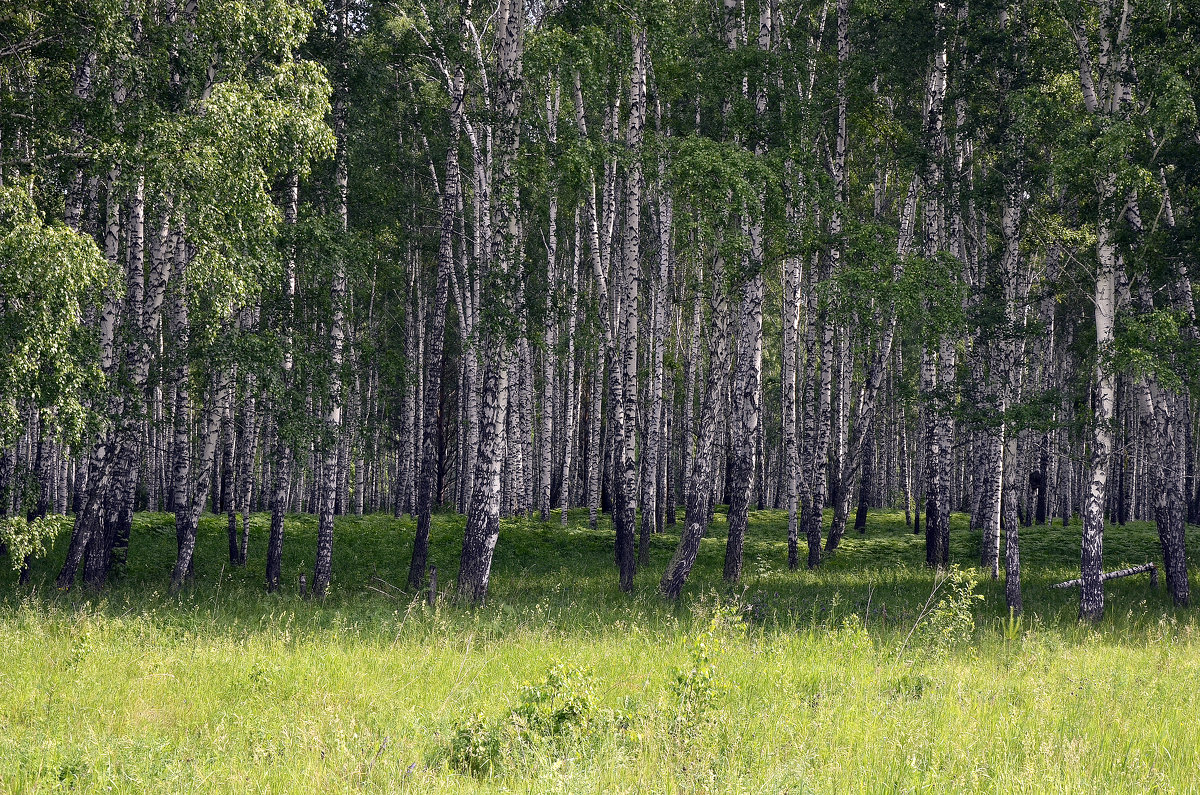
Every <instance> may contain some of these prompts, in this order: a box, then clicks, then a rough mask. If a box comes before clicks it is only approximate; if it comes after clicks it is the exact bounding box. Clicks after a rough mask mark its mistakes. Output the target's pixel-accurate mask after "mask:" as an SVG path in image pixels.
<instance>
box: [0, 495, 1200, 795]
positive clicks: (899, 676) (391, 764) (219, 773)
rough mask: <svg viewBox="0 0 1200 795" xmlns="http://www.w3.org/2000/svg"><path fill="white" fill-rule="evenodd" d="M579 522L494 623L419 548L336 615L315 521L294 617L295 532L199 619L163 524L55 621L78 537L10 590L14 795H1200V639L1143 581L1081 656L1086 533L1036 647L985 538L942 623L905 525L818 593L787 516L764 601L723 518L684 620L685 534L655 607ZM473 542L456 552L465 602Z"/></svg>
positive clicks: (844, 564)
mask: <svg viewBox="0 0 1200 795" xmlns="http://www.w3.org/2000/svg"><path fill="white" fill-rule="evenodd" d="M570 518H571V526H570V527H569V528H568V529H565V530H564V529H563V528H562V527H561V526H560V524H559V522H558V517H557V514H556V515H555V520H554V521H552V522H550V523H548V524H542V523H540V522H536V521H530V522H524V521H512V522H505V523H504V525H503V529H502V532H501V538H500V542H499V545H498V547H497V550H496V558H495V565H494V567H493V572H492V581H491V596H490V599H489V602H488V604H487V605H486V606H485V607H482V608H478V609H468V608H464V607H461V606H458V605H456V604H455V603H454V602H453V601H449V600H446V599H441V600H439V601H438V602H437V603H436V604H435V605H434V606H432V607H431V606H429V605H427V604H426V603H425V602H424V601H423V598H414V597H412V596H410V595H406V594H404V593H402V592H400V590H399V589H398V588H397V587H396V586H398V585H400V584H401V583H403V580H404V576H405V573H406V571H407V564H408V556H409V548H410V544H411V541H412V536H413V532H414V523H413V521H412V520H411V519H409V518H408V517H405V518H404V519H402V520H396V519H393V518H391V517H386V516H370V517H363V518H354V517H347V518H343V519H339V520H338V524H337V531H336V539H335V547H334V578H333V587H332V589H331V593H330V594H329V596H328V597H327V598H326V599H325V600H324V601H322V602H314V601H311V600H306V599H303V598H301V597H300V595H299V587H298V577H299V573H300V572H301V571H302V570H309V569H310V568H311V564H312V555H313V550H314V548H315V535H316V533H315V530H316V528H315V520H314V519H313V518H312V517H307V516H296V517H291V518H290V519H289V522H288V525H287V539H286V542H285V566H284V571H285V584H284V588H283V591H282V593H279V594H275V595H268V594H266V593H264V591H263V587H262V582H263V568H262V567H263V564H262V559H263V550H264V547H265V543H266V533H267V524H268V519H269V517H267V516H266V515H260V516H255V517H254V519H253V529H252V536H251V555H250V557H251V564H250V565H249V566H248V567H246V568H244V569H243V568H236V567H230V566H229V564H228V563H224V562H223V561H224V560H225V558H226V555H227V552H226V550H227V545H226V540H225V534H224V533H225V531H224V520H223V518H222V517H216V516H206V517H205V518H204V520H203V521H202V524H201V530H200V533H201V535H200V540H199V544H198V550H197V561H196V575H197V579H196V583H195V585H194V586H193V587H191V588H190V589H189V590H186V591H185V592H184V593H182V594H180V595H179V596H176V597H172V596H170V595H168V594H167V592H166V586H167V580H168V575H169V571H170V568H171V564H172V560H173V556H174V545H175V539H174V527H173V524H172V518H171V516H170V515H167V514H140V515H138V516H137V519H136V524H135V529H134V533H133V538H132V542H131V548H130V555H129V560H130V563H129V565H128V567H127V568H126V569H125V570H124V571H122V572H121V573H120V574H119V576H118V577H117V579H116V580H115V581H114V582H113V584H112V585H111V586H110V587H109V589H108V590H106V591H105V592H104V593H103V594H101V595H99V596H95V595H89V594H86V593H84V592H80V591H72V592H70V593H66V594H61V593H57V592H55V591H54V589H53V584H52V580H53V575H54V573H55V571H56V567H57V566H58V564H59V562H60V561H61V557H62V555H63V554H64V553H65V547H66V539H65V537H64V538H62V539H60V540H59V541H58V543H57V544H56V546H55V547H54V549H53V550H52V553H51V554H50V555H49V557H48V558H47V559H46V560H43V561H40V562H38V563H37V564H36V566H35V569H34V576H33V584H32V585H31V586H29V587H21V586H18V585H17V582H16V574H15V572H13V571H11V570H10V569H8V568H7V566H8V561H7V560H4V561H3V563H4V565H5V566H6V569H5V571H4V572H3V573H2V574H0V649H2V650H3V661H2V662H0V791H4V792H35V791H60V790H62V791H68V790H70V791H104V792H145V791H154V792H170V793H184V792H197V793H201V792H202V793H210V792H299V791H305V792H357V791H388V792H530V793H541V792H571V793H574V792H583V793H620V792H646V793H658V792H664V793H673V792H689V793H690V792H714V793H716V792H720V793H780V792H792V793H800V792H838V793H841V792H915V791H936V792H945V791H963V790H970V791H1000V790H1003V791H1005V792H1037V793H1042V792H1152V791H1156V792H1194V791H1200V626H1198V625H1197V621H1196V615H1197V614H1196V612H1195V611H1194V610H1183V611H1176V610H1174V609H1172V607H1171V606H1170V604H1169V601H1168V598H1167V595H1166V593H1165V589H1164V588H1159V589H1158V590H1153V589H1151V587H1150V585H1149V583H1148V581H1147V578H1146V576H1145V575H1142V576H1139V577H1132V578H1128V579H1124V580H1116V581H1112V582H1109V583H1108V584H1107V585H1106V589H1105V592H1106V596H1107V599H1108V608H1107V614H1106V618H1105V619H1104V621H1103V623H1102V624H1101V625H1100V626H1098V627H1096V628H1091V627H1087V626H1080V625H1079V624H1078V623H1077V621H1076V611H1077V602H1076V600H1077V598H1078V594H1077V591H1075V590H1074V589H1071V590H1065V591H1062V590H1051V589H1049V587H1048V586H1049V585H1050V584H1051V583H1053V582H1056V581H1059V580H1061V579H1068V578H1071V577H1074V576H1078V561H1079V526H1078V524H1077V523H1076V524H1074V525H1072V526H1071V527H1068V528H1062V527H1057V526H1055V527H1052V528H1047V527H1032V528H1023V529H1022V534H1021V537H1022V555H1023V567H1024V581H1023V582H1024V595H1025V604H1026V614H1025V616H1024V617H1023V618H1022V619H1021V620H1019V621H1013V620H1010V619H1009V617H1008V616H1007V613H1006V611H1005V610H1004V596H1003V582H1002V581H1001V582H999V583H993V582H991V581H990V580H987V579H985V578H983V577H982V575H981V573H980V572H979V571H978V570H977V568H976V567H975V566H974V565H973V564H974V563H975V562H976V560H977V554H978V553H977V550H978V547H979V535H978V534H977V533H970V532H968V531H967V530H966V526H965V517H959V516H956V517H955V520H954V521H955V526H954V530H953V532H952V559H953V561H954V562H955V563H957V564H958V565H959V566H961V567H962V573H961V574H956V575H955V576H954V577H952V578H950V579H949V580H948V581H946V582H942V583H941V584H940V586H938V587H937V591H936V593H934V594H933V596H932V598H931V591H933V590H934V588H935V577H934V574H933V573H932V572H931V571H929V570H927V569H926V568H925V567H924V566H923V560H924V547H923V539H922V538H921V537H918V536H914V535H912V534H911V533H910V532H908V531H907V530H906V528H905V526H904V520H903V516H902V515H901V514H896V513H888V512H873V513H872V514H871V517H870V522H869V526H868V532H867V533H866V535H865V536H860V535H858V534H856V533H853V532H851V534H850V535H849V536H848V537H847V538H846V540H845V542H844V543H843V546H842V548H841V550H839V551H838V553H837V554H836V556H834V557H833V558H832V559H830V560H828V561H827V562H826V564H825V565H824V566H823V567H822V568H821V569H820V570H818V571H816V572H808V571H800V572H789V571H788V570H787V565H786V545H785V538H786V526H787V522H786V516H785V515H784V514H782V513H780V512H775V511H765V512H757V513H753V514H752V515H751V523H750V532H749V537H748V539H747V543H746V565H745V569H744V576H743V582H742V583H741V584H740V585H738V586H737V587H736V588H730V587H728V586H725V585H724V584H722V582H721V563H722V560H723V554H724V542H725V539H724V535H725V522H724V517H723V516H721V515H720V514H718V516H717V520H716V522H715V523H714V525H713V527H712V528H711V531H710V533H709V537H708V538H707V539H706V540H705V541H704V544H703V547H702V550H701V557H700V560H699V562H698V564H697V567H696V569H695V571H694V572H693V575H692V578H691V581H690V583H689V585H688V587H687V589H686V591H685V594H684V597H683V598H682V599H681V600H680V602H679V604H670V603H666V602H664V601H663V600H662V599H661V598H660V597H659V596H658V595H657V592H656V585H657V579H658V577H659V576H660V575H661V573H662V571H663V569H664V567H665V565H666V562H667V559H668V558H669V556H670V554H671V552H672V550H673V548H674V545H675V542H676V540H677V534H676V532H675V530H676V529H677V528H669V530H670V532H668V533H666V534H664V535H662V536H657V537H655V538H654V540H653V543H652V561H651V564H650V565H649V566H648V567H645V568H644V569H643V570H642V571H641V572H640V573H639V574H638V579H637V584H636V590H635V593H634V594H633V595H632V596H630V595H626V594H622V593H620V592H619V591H618V590H617V587H616V579H617V578H616V572H615V569H614V567H613V564H612V559H613V553H612V532H611V530H610V529H609V528H608V527H607V526H603V527H601V528H600V529H599V530H597V531H591V530H589V529H588V528H587V521H586V514H585V513H584V512H581V513H580V514H579V515H578V516H576V515H575V514H574V513H573V514H572V515H571V517H570ZM462 526H463V519H462V517H459V516H453V515H443V516H439V517H438V518H437V519H436V522H435V526H434V540H433V547H432V550H431V562H432V563H433V564H435V565H436V566H437V567H438V571H439V579H440V581H441V583H442V585H443V586H447V585H450V584H452V582H453V579H454V573H455V570H456V568H457V560H458V549H459V541H460V538H461V533H462ZM1191 541H1192V543H1191V547H1190V550H1189V551H1190V555H1191V560H1192V561H1193V562H1195V561H1196V560H1197V559H1198V558H1197V553H1198V552H1200V548H1198V546H1197V543H1196V541H1197V531H1196V529H1194V528H1193V529H1192V530H1191ZM1105 558H1106V560H1105V564H1106V568H1108V569H1111V568H1116V567H1119V566H1121V565H1122V564H1137V563H1144V562H1146V561H1149V560H1158V559H1159V550H1158V542H1157V537H1156V534H1155V530H1154V527H1153V525H1148V524H1131V525H1129V526H1127V527H1124V528H1116V527H1114V528H1111V529H1110V531H1109V532H1108V533H1107V536H1106V540H1105ZM1197 574H1200V572H1198V571H1197V569H1196V567H1195V566H1193V568H1192V577H1193V586H1194V587H1195V586H1196V585H1197V584H1200V582H1198V580H1200V578H1197ZM309 576H310V577H311V572H310V573H309ZM973 581H977V583H973Z"/></svg>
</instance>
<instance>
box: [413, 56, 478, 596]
mask: <svg viewBox="0 0 1200 795" xmlns="http://www.w3.org/2000/svg"><path fill="white" fill-rule="evenodd" d="M464 81H465V75H464V71H463V69H462V67H459V68H458V69H457V70H456V71H455V74H454V82H453V84H452V85H451V91H450V145H449V147H448V148H447V150H446V177H445V180H444V187H443V189H442V218H441V235H440V239H439V241H438V254H437V286H436V288H435V290H434V299H433V307H432V315H431V317H430V319H429V323H428V326H427V329H428V333H429V340H428V342H427V343H426V357H425V361H426V364H427V367H428V372H427V373H426V375H425V394H424V397H423V399H424V401H425V408H424V411H423V413H422V416H423V419H424V428H423V429H422V438H421V464H420V477H419V480H418V485H417V533H416V537H415V538H414V539H413V553H412V559H411V561H410V562H409V567H408V587H409V588H410V589H411V590H414V591H415V590H418V589H420V588H421V587H423V586H424V584H425V569H426V565H427V562H428V559H429V528H430V524H431V522H432V519H433V503H434V486H435V485H436V480H437V469H438V455H437V441H438V406H439V404H440V402H441V397H442V395H441V391H442V350H443V347H444V344H445V337H446V305H447V303H448V300H449V289H450V274H451V272H452V271H453V269H454V215H455V212H456V210H457V208H458V181H459V176H458V144H459V129H460V126H461V123H462V107H463V84H464Z"/></svg>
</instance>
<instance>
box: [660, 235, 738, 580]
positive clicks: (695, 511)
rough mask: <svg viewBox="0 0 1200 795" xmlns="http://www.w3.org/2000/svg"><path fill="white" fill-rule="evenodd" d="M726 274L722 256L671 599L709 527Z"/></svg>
mask: <svg viewBox="0 0 1200 795" xmlns="http://www.w3.org/2000/svg"><path fill="white" fill-rule="evenodd" d="M724 280H725V274H724V266H723V263H722V261H721V258H720V257H719V256H718V257H717V258H716V261H715V267H714V272H713V274H712V278H711V280H710V284H711V287H710V289H711V290H712V298H711V307H712V310H711V311H712V316H711V320H710V324H709V329H708V333H709V340H708V350H709V364H708V379H707V384H706V385H705V390H704V399H703V401H702V402H703V406H702V409H701V417H700V428H699V433H698V435H697V443H696V452H695V455H694V456H693V458H692V468H691V472H690V473H689V479H688V488H687V497H686V500H687V514H686V516H685V520H686V523H685V525H684V528H683V532H682V533H680V536H679V544H678V545H677V546H676V548H675V554H674V555H673V556H672V558H671V562H670V563H669V564H668V565H667V570H666V572H664V573H663V577H662V581H661V582H660V583H659V589H660V590H661V591H662V593H663V595H664V596H666V597H667V598H668V599H677V598H678V597H679V594H680V592H681V591H682V590H683V586H684V583H686V582H687V577H688V574H690V573H691V570H692V566H694V565H695V563H696V555H697V554H698V553H699V551H700V540H701V539H702V538H703V537H704V533H705V531H706V530H707V529H708V513H709V503H710V500H711V494H712V492H711V489H710V485H709V484H710V483H711V482H712V472H713V446H714V443H715V441H716V439H715V437H716V431H717V422H716V415H717V412H718V411H720V405H721V402H722V393H723V392H724V390H725V384H726V382H727V381H728V380H729V378H728V370H729V298H728V296H727V295H726V294H725V285H724Z"/></svg>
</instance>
